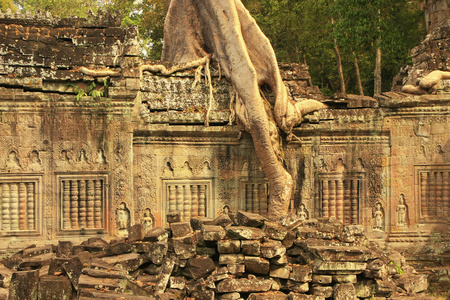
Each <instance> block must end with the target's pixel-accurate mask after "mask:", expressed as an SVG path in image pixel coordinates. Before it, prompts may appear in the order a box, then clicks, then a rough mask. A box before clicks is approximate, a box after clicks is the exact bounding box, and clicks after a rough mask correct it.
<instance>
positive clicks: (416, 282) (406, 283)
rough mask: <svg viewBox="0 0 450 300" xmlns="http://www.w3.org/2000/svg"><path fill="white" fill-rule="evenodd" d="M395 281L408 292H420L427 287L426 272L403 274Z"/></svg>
mask: <svg viewBox="0 0 450 300" xmlns="http://www.w3.org/2000/svg"><path fill="white" fill-rule="evenodd" d="M395 283H396V284H397V286H399V287H401V288H402V289H404V290H405V291H406V292H407V293H409V294H415V293H420V292H423V291H425V290H426V289H428V278H427V275H426V274H403V275H401V276H400V278H398V279H396V280H395Z"/></svg>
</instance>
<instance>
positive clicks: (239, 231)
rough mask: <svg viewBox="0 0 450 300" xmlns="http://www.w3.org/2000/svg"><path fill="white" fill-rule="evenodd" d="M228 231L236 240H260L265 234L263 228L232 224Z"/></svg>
mask: <svg viewBox="0 0 450 300" xmlns="http://www.w3.org/2000/svg"><path fill="white" fill-rule="evenodd" d="M226 232H227V235H228V236H229V237H230V238H232V239H236V240H260V239H262V238H263V237H264V236H265V234H264V231H262V230H261V229H259V228H254V227H245V226H230V227H228V228H227V229H226Z"/></svg>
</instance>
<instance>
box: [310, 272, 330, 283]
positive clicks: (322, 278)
mask: <svg viewBox="0 0 450 300" xmlns="http://www.w3.org/2000/svg"><path fill="white" fill-rule="evenodd" d="M332 281H333V276H331V275H317V274H313V275H312V280H311V282H312V283H318V284H323V285H325V284H331V282H332Z"/></svg>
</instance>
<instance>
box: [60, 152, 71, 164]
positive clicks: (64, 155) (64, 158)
mask: <svg viewBox="0 0 450 300" xmlns="http://www.w3.org/2000/svg"><path fill="white" fill-rule="evenodd" d="M61 161H62V162H64V163H70V159H69V155H68V154H67V151H66V150H63V151H61Z"/></svg>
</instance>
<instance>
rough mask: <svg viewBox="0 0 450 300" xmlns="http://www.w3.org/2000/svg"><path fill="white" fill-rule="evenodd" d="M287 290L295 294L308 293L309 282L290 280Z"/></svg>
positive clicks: (287, 283)
mask: <svg viewBox="0 0 450 300" xmlns="http://www.w3.org/2000/svg"><path fill="white" fill-rule="evenodd" d="M286 288H287V289H288V290H289V291H292V292H294V293H306V292H308V291H309V284H308V283H307V282H297V281H292V280H288V281H287V282H286Z"/></svg>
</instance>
